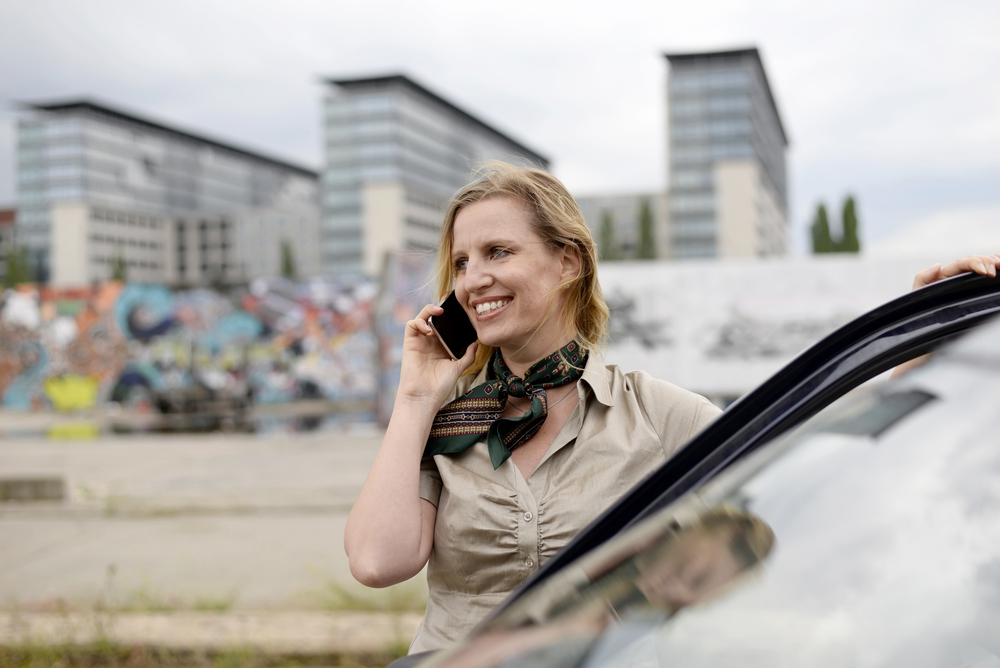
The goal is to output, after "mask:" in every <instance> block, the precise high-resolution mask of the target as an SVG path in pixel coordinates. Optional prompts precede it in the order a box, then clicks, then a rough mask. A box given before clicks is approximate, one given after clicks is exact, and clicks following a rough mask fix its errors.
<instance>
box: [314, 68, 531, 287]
mask: <svg viewBox="0 0 1000 668" xmlns="http://www.w3.org/2000/svg"><path fill="white" fill-rule="evenodd" d="M327 86H328V89H327V93H326V96H325V99H324V123H323V128H324V152H325V168H324V170H323V186H322V188H323V193H322V208H323V218H322V225H321V235H322V258H321V262H322V266H323V270H324V272H327V273H335V272H336V273H340V272H363V273H366V274H368V275H370V276H374V275H376V274H377V273H378V272H379V271H380V270H381V267H382V262H383V257H384V256H385V253H386V252H387V251H392V250H396V249H407V250H417V251H431V250H434V249H436V248H437V245H438V233H439V230H440V228H441V219H442V213H443V208H444V206H445V204H446V203H447V201H448V199H449V198H450V197H451V196H452V195H453V194H454V193H455V191H456V190H457V189H458V188H460V187H461V186H462V185H464V184H465V183H466V182H468V180H469V178H470V176H471V172H472V169H473V168H474V167H475V166H476V165H477V164H481V163H483V162H485V161H488V160H505V161H508V162H513V163H515V164H522V165H534V166H538V167H541V168H543V169H547V168H548V164H549V163H548V160H547V159H546V158H544V157H543V156H541V155H540V154H539V153H538V152H536V151H534V150H532V149H530V148H528V147H526V146H525V145H524V144H521V143H520V142H518V141H516V140H514V139H512V138H510V137H509V136H508V135H506V134H504V133H503V132H501V131H500V130H498V129H496V128H495V127H493V126H491V125H489V124H487V123H486V122H484V121H482V120H481V119H479V118H477V117H475V116H473V115H472V114H470V113H469V112H467V111H465V110H463V109H461V108H459V107H457V106H456V105H454V104H452V103H451V102H449V101H447V100H445V99H444V98H442V97H440V96H438V95H436V94H434V93H432V92H431V91H429V90H427V89H426V88H424V87H423V86H421V85H419V84H417V83H416V82H414V81H412V80H411V79H409V78H407V77H405V76H402V75H394V76H384V77H375V78H365V79H330V80H328V81H327Z"/></svg>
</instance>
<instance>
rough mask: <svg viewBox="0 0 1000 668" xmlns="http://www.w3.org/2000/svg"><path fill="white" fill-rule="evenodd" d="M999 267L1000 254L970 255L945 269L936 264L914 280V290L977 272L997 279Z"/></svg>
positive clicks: (918, 274) (949, 264) (951, 263)
mask: <svg viewBox="0 0 1000 668" xmlns="http://www.w3.org/2000/svg"><path fill="white" fill-rule="evenodd" d="M997 267H1000V253H995V254H993V255H970V256H968V257H963V258H960V259H958V260H955V261H954V262H949V263H948V264H946V265H944V266H943V267H942V266H941V265H940V264H935V265H934V266H933V267H929V268H927V269H924V270H923V271H921V272H918V273H917V275H916V277H914V279H913V289H914V290H916V289H917V288H922V287H924V286H925V285H930V284H931V283H935V282H937V281H940V280H941V279H943V278H951V277H952V276H958V275H959V274H964V273H966V272H970V271H971V272H975V273H977V274H979V275H981V276H989V277H990V278H996V275H997Z"/></svg>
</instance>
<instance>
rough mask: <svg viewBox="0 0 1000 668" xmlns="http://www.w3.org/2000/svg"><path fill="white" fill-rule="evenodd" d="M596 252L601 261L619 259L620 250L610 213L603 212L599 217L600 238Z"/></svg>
mask: <svg viewBox="0 0 1000 668" xmlns="http://www.w3.org/2000/svg"><path fill="white" fill-rule="evenodd" d="M598 250H599V251H600V253H601V259H602V260H619V259H621V249H620V248H619V247H618V239H616V238H615V221H614V219H613V218H612V217H611V212H610V211H605V212H604V213H603V214H602V215H601V236H600V242H599V243H598Z"/></svg>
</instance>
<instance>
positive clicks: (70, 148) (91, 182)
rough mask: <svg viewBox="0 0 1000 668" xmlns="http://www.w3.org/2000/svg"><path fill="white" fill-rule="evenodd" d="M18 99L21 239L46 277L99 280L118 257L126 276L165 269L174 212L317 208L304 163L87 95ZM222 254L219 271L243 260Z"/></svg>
mask: <svg viewBox="0 0 1000 668" xmlns="http://www.w3.org/2000/svg"><path fill="white" fill-rule="evenodd" d="M25 108H26V111H27V112H28V114H27V116H26V117H24V118H22V119H20V120H19V122H18V169H17V173H18V184H17V185H18V215H17V227H18V235H19V237H18V238H19V243H21V244H24V245H25V246H26V247H27V248H28V249H29V252H30V257H31V263H32V268H33V270H34V272H35V275H36V277H37V278H38V279H39V280H41V281H43V282H49V281H51V282H53V283H55V284H59V285H74V284H80V283H86V282H89V281H93V280H102V279H105V278H107V277H108V276H109V275H110V271H111V267H112V266H113V265H114V263H115V262H116V261H117V259H116V258H118V257H121V258H122V259H123V260H124V261H125V263H126V265H127V267H128V269H129V274H128V275H129V278H130V279H135V280H151V281H154V280H155V281H163V280H169V278H170V276H171V275H172V273H173V272H175V271H176V270H179V267H176V266H173V265H171V259H170V256H169V254H168V253H166V252H165V251H166V249H167V246H168V244H169V245H171V247H174V246H175V244H173V243H172V237H171V232H170V231H171V230H172V228H173V225H174V224H175V223H176V222H179V221H181V220H186V221H197V220H198V219H199V217H205V216H208V217H209V218H212V217H214V218H215V219H217V220H221V217H223V216H230V217H231V214H232V213H233V212H237V211H247V210H255V209H266V210H269V211H275V210H286V209H287V210H289V211H290V212H297V211H300V210H302V209H303V208H306V209H308V208H310V207H311V208H312V209H313V211H318V200H319V197H318V196H319V182H318V175H317V174H316V172H314V171H311V170H309V169H306V168H303V167H301V166H298V165H294V164H291V163H288V162H285V161H283V160H277V159H274V158H271V157H269V156H266V155H262V154H260V153H257V152H255V151H250V150H247V149H244V148H240V147H237V146H233V145H231V144H226V143H222V142H219V141H216V140H214V139H210V138H207V137H204V136H201V135H197V134H193V133H190V132H187V131H182V130H178V129H176V128H173V127H170V126H167V125H164V124H162V123H159V122H154V121H150V120H148V119H145V118H141V117H139V116H136V115H134V114H131V113H125V112H122V111H120V110H117V109H113V108H111V107H108V106H105V105H101V104H96V103H94V102H91V101H88V100H75V101H70V102H63V103H46V104H41V103H38V104H29V105H26V107H25ZM313 217H314V219H317V220H318V214H314V216H313ZM220 243H221V242H220ZM226 243H227V245H228V244H229V243H232V242H231V241H228V240H227V242H226ZM227 250H228V249H227ZM275 252H277V251H275ZM222 264H223V262H222V261H221V260H220V261H219V262H218V268H222V267H221V265H222ZM226 264H227V267H225V268H224V269H223V273H225V274H226V275H229V274H230V273H232V272H230V270H229V266H228V265H229V264H234V265H235V266H242V264H241V262H240V259H239V258H237V257H235V256H234V257H232V258H231V259H230V258H228V257H227V261H226ZM199 269H200V265H199ZM206 272H207V273H205V275H206V276H207V275H209V274H211V275H214V273H213V271H212V270H208V269H206ZM233 275H234V276H235V274H233Z"/></svg>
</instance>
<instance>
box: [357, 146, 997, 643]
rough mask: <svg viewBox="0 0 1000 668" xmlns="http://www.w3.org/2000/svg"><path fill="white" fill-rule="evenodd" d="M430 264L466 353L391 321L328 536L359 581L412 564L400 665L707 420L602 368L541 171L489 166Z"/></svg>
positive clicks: (589, 251)
mask: <svg viewBox="0 0 1000 668" xmlns="http://www.w3.org/2000/svg"><path fill="white" fill-rule="evenodd" d="M997 260H1000V258H997ZM437 264H438V276H439V280H438V286H437V287H438V293H439V295H440V296H442V297H443V296H444V295H447V294H448V293H450V292H451V290H452V289H454V291H455V294H456V297H457V298H458V300H459V302H460V303H461V304H462V306H463V308H464V309H465V311H466V313H467V314H468V316H469V318H470V319H471V321H472V322H473V324H474V326H475V329H476V332H477V334H478V339H479V341H478V344H473V345H472V346H470V347H469V349H468V351H467V352H466V354H465V356H464V357H463V358H462V359H460V360H457V361H456V360H453V359H451V357H450V356H449V355H448V353H447V352H446V351H445V349H444V347H443V346H442V345H441V344H440V342H439V341H438V339H437V338H436V336H435V335H434V334H433V332H432V330H431V328H430V326H429V325H428V322H427V321H428V318H429V317H430V316H433V315H440V314H441V313H442V310H441V309H440V308H439V307H437V306H435V305H428V306H426V307H424V308H423V309H422V310H421V312H420V313H419V314H418V315H417V317H416V318H415V319H413V320H411V321H410V322H409V323H407V326H406V334H405V337H404V341H403V363H402V372H401V375H400V383H399V390H398V392H397V395H396V403H395V405H394V407H393V412H392V419H391V421H390V423H389V426H388V428H387V430H386V434H385V438H384V440H383V442H382V446H381V448H380V450H379V453H378V456H377V457H376V460H375V463H374V464H373V465H372V469H371V472H370V473H369V475H368V478H367V480H366V481H365V484H364V487H363V489H362V491H361V494H360V496H359V497H358V500H357V502H356V503H355V505H354V507H353V508H352V510H351V513H350V516H349V518H348V521H347V527H346V530H345V535H344V546H345V548H346V551H347V554H348V558H349V560H350V567H351V572H352V574H353V575H354V576H355V578H357V579H358V580H359V581H360V582H362V583H364V584H366V585H368V586H372V587H385V586H388V585H391V584H395V583H398V582H402V581H404V580H407V579H409V578H411V577H413V576H414V575H416V574H417V573H419V572H420V570H421V569H422V568H423V567H424V566H425V565H427V581H428V586H429V600H428V604H427V612H426V614H425V616H424V620H423V622H422V624H421V626H420V629H419V630H418V632H417V635H416V637H415V638H414V641H413V643H412V645H411V647H410V651H411V652H416V651H424V650H431V649H438V648H442V647H445V646H447V645H449V644H450V643H452V642H454V641H455V640H457V639H459V638H461V637H463V636H464V635H465V634H466V632H467V631H469V630H470V629H472V628H473V627H474V626H475V625H476V624H477V623H478V622H479V621H481V620H482V619H483V618H484V617H485V616H486V615H487V614H488V613H489V612H490V611H491V610H492V609H493V608H494V607H495V606H496V605H497V604H498V603H500V602H501V601H502V600H503V599H504V598H505V597H506V596H507V595H508V594H509V593H510V592H511V591H512V590H513V589H515V588H516V587H517V586H518V585H519V584H520V583H521V582H523V581H524V579H525V578H527V577H528V576H529V575H531V574H532V573H533V572H535V571H536V570H537V569H538V567H539V566H540V565H541V564H542V563H544V562H545V560H546V559H548V558H549V557H551V556H552V555H554V554H555V553H556V552H557V551H559V549H560V548H561V547H563V546H564V545H565V544H566V543H567V542H569V540H570V539H571V538H573V536H575V535H576V534H577V532H579V531H580V530H581V529H582V528H583V527H585V526H586V525H587V524H589V523H590V522H591V521H592V520H593V519H595V518H596V517H597V515H598V514H600V512H601V511H603V510H604V509H605V508H606V507H607V506H608V505H610V504H611V503H612V502H613V501H614V500H615V499H617V498H618V497H619V496H620V495H621V494H622V493H623V492H625V491H626V490H627V489H629V487H631V486H632V485H634V484H635V483H636V482H638V481H639V480H641V479H642V478H644V477H645V476H646V475H647V474H648V473H650V472H651V471H653V470H654V469H656V468H657V467H658V466H660V465H661V464H662V463H663V462H664V461H665V460H666V459H667V458H669V457H670V456H671V455H672V454H673V453H674V452H675V451H676V450H677V449H678V448H680V447H681V446H682V445H683V444H684V443H686V442H687V441H688V440H689V439H690V438H691V437H692V436H693V435H694V434H696V433H697V432H698V431H700V430H701V429H702V428H703V427H704V426H705V425H707V424H708V423H709V422H711V421H712V420H713V419H715V417H716V416H717V415H718V414H719V409H718V408H716V407H715V406H714V405H712V404H711V403H710V402H709V401H708V400H706V399H705V398H703V397H701V396H698V395H696V394H692V393H691V392H687V391H685V390H682V389H680V388H678V387H676V386H674V385H671V384H670V383H667V382H665V381H662V380H657V379H654V378H652V377H650V376H649V375H648V374H646V373H644V372H642V371H636V372H629V373H625V372H623V371H622V370H621V369H619V368H618V367H617V366H614V365H605V364H603V363H602V361H601V359H600V352H601V346H602V345H603V343H604V342H605V340H606V339H607V323H608V307H607V305H606V304H605V302H604V298H603V296H602V294H601V288H600V285H599V284H598V282H597V251H596V247H595V244H594V240H593V238H592V237H591V235H590V232H589V231H588V229H587V226H586V224H585V222H584V219H583V215H582V214H581V213H580V209H579V207H578V206H577V205H576V202H575V201H574V200H573V197H572V196H571V195H570V194H569V192H568V191H567V190H566V188H565V187H564V186H563V184H562V183H560V182H559V181H558V180H557V179H556V178H554V177H553V176H551V175H550V174H547V173H545V172H543V171H540V170H536V169H522V168H518V167H514V166H512V165H506V164H502V163H501V164H495V165H493V166H492V167H491V168H489V169H488V170H487V171H486V172H485V173H484V174H483V175H482V176H481V178H480V179H478V180H476V181H474V182H473V183H471V184H469V185H468V186H466V187H465V188H463V189H462V190H461V191H460V192H459V193H458V194H457V195H456V196H455V197H454V198H453V200H452V201H451V204H450V206H449V209H448V211H447V213H446V215H445V219H444V224H443V227H442V231H441V244H440V248H439V251H438V262H437ZM983 266H984V269H985V265H983ZM990 266H991V267H992V266H993V265H992V264H990ZM948 268H949V269H950V268H951V265H949V267H948ZM940 273H945V272H944V271H942V272H940ZM956 273H958V272H956ZM981 273H983V272H981Z"/></svg>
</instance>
